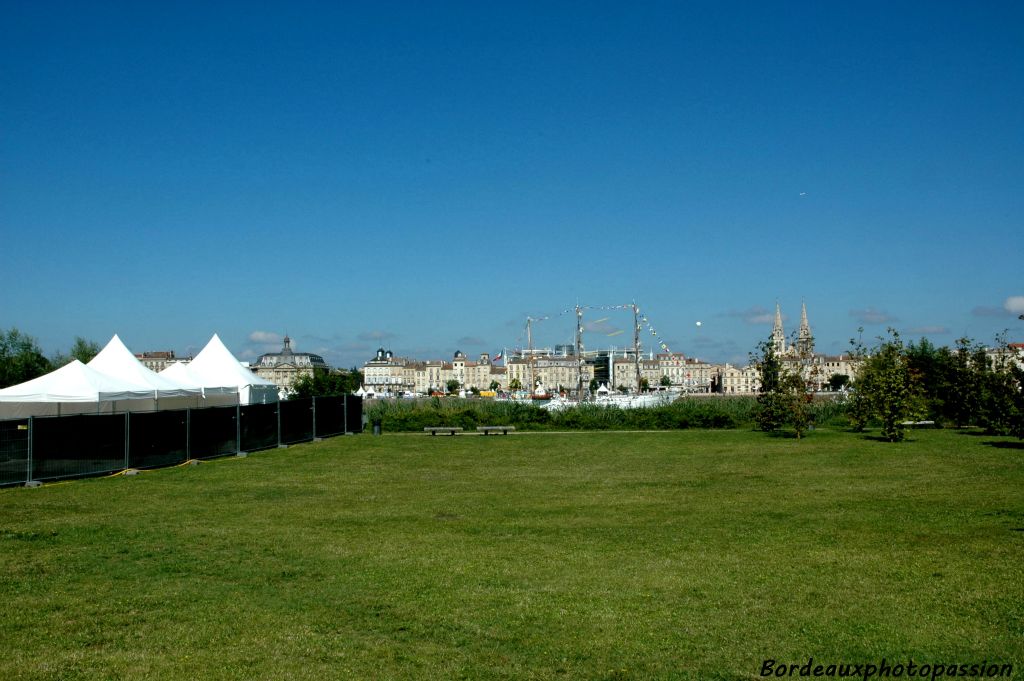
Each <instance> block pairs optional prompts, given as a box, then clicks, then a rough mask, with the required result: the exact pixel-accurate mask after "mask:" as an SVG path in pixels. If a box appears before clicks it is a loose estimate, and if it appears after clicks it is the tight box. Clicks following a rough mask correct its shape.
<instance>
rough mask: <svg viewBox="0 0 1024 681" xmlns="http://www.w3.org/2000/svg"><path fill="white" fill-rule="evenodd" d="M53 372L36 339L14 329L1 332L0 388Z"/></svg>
mask: <svg viewBox="0 0 1024 681" xmlns="http://www.w3.org/2000/svg"><path fill="white" fill-rule="evenodd" d="M52 370H53V366H52V365H51V364H50V360H48V359H46V357H45V356H44V355H43V352H42V350H40V349H39V345H38V343H36V339H35V338H33V337H32V336H28V335H26V334H23V333H21V332H20V331H18V329H16V328H14V327H11V329H10V330H8V331H6V332H0V388H6V387H7V386H10V385H17V384H19V383H24V382H25V381H31V380H32V379H33V378H38V377H39V376H42V375H43V374H45V373H48V372H50V371H52Z"/></svg>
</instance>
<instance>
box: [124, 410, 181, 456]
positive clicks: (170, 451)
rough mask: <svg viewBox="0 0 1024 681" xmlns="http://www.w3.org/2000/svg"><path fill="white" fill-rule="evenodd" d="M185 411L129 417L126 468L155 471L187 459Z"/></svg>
mask: <svg viewBox="0 0 1024 681" xmlns="http://www.w3.org/2000/svg"><path fill="white" fill-rule="evenodd" d="M188 419H189V416H188V412H187V411H148V412H136V413H133V414H129V415H128V467H129V468H158V467H159V466H172V465H174V464H176V463H182V462H183V461H187V460H188Z"/></svg>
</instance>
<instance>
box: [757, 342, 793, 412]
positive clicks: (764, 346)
mask: <svg viewBox="0 0 1024 681" xmlns="http://www.w3.org/2000/svg"><path fill="white" fill-rule="evenodd" d="M757 347H758V351H759V352H758V354H752V355H751V357H750V359H751V362H752V363H753V364H754V365H755V366H756V367H757V372H758V378H759V383H760V386H759V387H758V391H757V408H756V409H755V411H754V423H755V424H756V425H757V429H758V430H763V431H765V432H771V431H775V430H778V429H779V428H781V427H782V426H783V424H784V423H785V422H786V410H787V405H786V402H787V398H786V396H785V394H784V393H783V390H782V361H781V360H780V359H779V356H778V355H777V354H776V353H775V345H774V344H773V343H772V341H771V340H770V339H769V340H767V341H761V342H760V343H758V346H757Z"/></svg>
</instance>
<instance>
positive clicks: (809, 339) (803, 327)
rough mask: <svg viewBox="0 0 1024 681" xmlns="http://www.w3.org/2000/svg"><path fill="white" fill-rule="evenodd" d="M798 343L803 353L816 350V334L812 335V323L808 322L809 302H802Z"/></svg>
mask: <svg viewBox="0 0 1024 681" xmlns="http://www.w3.org/2000/svg"><path fill="white" fill-rule="evenodd" d="M796 343H797V348H798V349H799V350H800V352H801V353H808V354H810V353H813V352H814V336H813V335H811V325H810V324H808V323H807V303H801V304H800V331H799V332H798V333H797V341H796Z"/></svg>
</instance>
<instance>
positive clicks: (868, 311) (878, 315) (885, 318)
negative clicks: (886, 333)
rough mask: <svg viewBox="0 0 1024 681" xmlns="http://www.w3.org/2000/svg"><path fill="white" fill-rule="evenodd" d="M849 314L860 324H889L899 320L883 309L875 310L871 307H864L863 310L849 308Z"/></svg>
mask: <svg viewBox="0 0 1024 681" xmlns="http://www.w3.org/2000/svg"><path fill="white" fill-rule="evenodd" d="M850 316H851V317H853V318H854V319H856V320H857V321H858V322H860V323H861V324H891V323H893V322H898V321H899V319H897V318H896V317H893V316H892V315H891V314H889V313H888V312H886V311H885V310H876V309H875V308H873V307H868V308H864V309H863V310H850Z"/></svg>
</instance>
